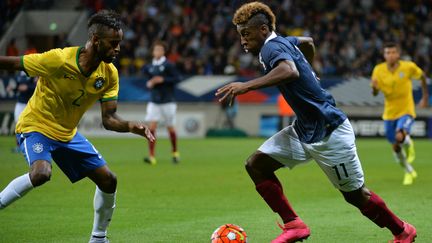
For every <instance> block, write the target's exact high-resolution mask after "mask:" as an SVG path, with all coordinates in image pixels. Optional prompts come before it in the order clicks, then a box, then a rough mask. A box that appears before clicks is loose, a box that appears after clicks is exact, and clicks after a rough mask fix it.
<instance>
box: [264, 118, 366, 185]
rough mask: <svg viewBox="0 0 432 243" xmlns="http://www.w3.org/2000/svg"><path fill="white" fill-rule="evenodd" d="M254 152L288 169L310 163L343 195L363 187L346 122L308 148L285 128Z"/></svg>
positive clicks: (350, 128)
mask: <svg viewBox="0 0 432 243" xmlns="http://www.w3.org/2000/svg"><path fill="white" fill-rule="evenodd" d="M258 150H259V151H261V152H263V153H265V154H267V155H269V156H270V157H272V158H273V159H275V160H277V161H279V162H280V163H282V164H283V165H285V166H287V167H289V168H290V169H292V168H293V167H294V166H296V165H298V164H301V163H306V162H308V161H310V160H311V159H314V160H315V161H316V162H317V164H318V165H319V166H320V167H321V169H322V170H323V171H324V173H326V175H327V177H328V178H329V180H330V181H331V182H332V183H333V185H334V186H335V187H336V188H337V189H339V190H342V191H345V192H349V191H354V190H357V189H359V188H360V187H361V186H362V185H363V184H364V175H363V169H362V167H361V164H360V160H359V158H358V156H357V149H356V145H355V136H354V131H353V129H352V127H351V124H350V122H349V121H348V119H346V120H345V121H344V122H343V123H342V124H341V125H340V126H339V127H338V128H336V130H334V131H333V132H332V133H331V134H330V136H328V137H326V138H324V139H323V140H322V141H320V142H317V143H312V144H307V143H302V142H300V140H299V138H298V136H297V133H296V132H295V129H294V127H293V126H292V125H291V126H288V127H286V128H284V129H283V130H281V131H279V132H278V133H276V134H275V135H273V136H272V137H271V138H269V139H267V140H266V141H265V142H264V143H263V144H262V145H261V147H259V148H258Z"/></svg>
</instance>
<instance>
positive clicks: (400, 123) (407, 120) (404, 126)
mask: <svg viewBox="0 0 432 243" xmlns="http://www.w3.org/2000/svg"><path fill="white" fill-rule="evenodd" d="M413 124H414V118H413V117H412V116H410V115H404V116H402V117H401V118H399V119H397V121H396V129H395V130H396V131H401V130H403V131H405V132H406V133H407V134H410V133H411V127H412V125H413Z"/></svg>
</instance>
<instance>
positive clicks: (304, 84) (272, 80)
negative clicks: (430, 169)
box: [216, 2, 416, 243]
mask: <svg viewBox="0 0 432 243" xmlns="http://www.w3.org/2000/svg"><path fill="white" fill-rule="evenodd" d="M275 22H276V20H275V16H274V14H273V13H272V11H271V9H270V8H269V7H268V6H267V5H265V4H263V3H259V2H252V3H248V4H245V5H243V6H241V7H240V8H239V9H238V10H237V11H236V12H235V15H234V18H233V23H234V24H235V25H236V27H237V32H238V33H239V35H240V40H241V45H242V47H243V48H244V49H245V51H247V52H251V53H253V54H254V55H258V56H259V60H260V62H261V64H262V65H263V68H264V70H265V73H266V74H265V75H264V76H262V77H259V78H256V79H253V80H250V81H248V82H244V83H242V82H233V83H229V84H227V85H225V86H223V87H221V88H220V89H218V90H217V92H216V95H217V96H219V97H220V98H219V100H220V101H221V102H222V101H225V100H227V99H232V98H233V97H235V96H236V95H239V94H244V93H246V92H248V91H250V90H255V89H259V88H263V87H268V86H277V87H278V89H279V91H280V92H281V93H282V95H283V96H284V98H285V99H286V101H287V102H288V103H289V105H290V106H291V107H292V109H293V110H294V112H295V113H296V115H297V120H296V121H295V122H294V124H293V125H290V126H288V127H286V128H284V129H282V130H281V131H280V132H278V133H276V134H275V135H273V136H272V137H271V138H269V139H268V140H267V141H265V142H264V143H263V144H262V145H261V147H259V148H258V150H257V151H256V152H255V153H254V154H252V155H251V156H250V157H249V158H248V159H247V162H246V170H247V172H248V173H249V176H250V177H251V178H252V180H253V182H254V183H255V185H256V190H257V191H258V193H259V194H260V195H261V196H262V197H263V199H264V200H265V202H266V203H267V204H268V205H269V207H270V208H271V209H272V210H273V211H274V212H276V213H278V214H279V215H280V217H281V218H282V220H283V222H284V225H283V227H281V228H282V230H283V232H282V234H280V235H279V236H278V237H277V238H276V239H274V240H273V241H272V242H273V243H285V242H296V241H300V240H303V239H306V238H308V237H309V235H310V229H309V227H308V226H307V225H306V224H305V223H304V222H303V221H302V220H301V219H300V217H299V216H297V214H296V213H295V212H294V210H293V209H292V207H291V206H290V204H289V202H288V200H287V198H286V197H285V195H284V194H283V190H282V185H281V183H280V182H279V180H278V179H277V177H276V175H275V173H274V172H275V171H276V170H277V169H279V168H282V167H289V168H293V167H295V166H296V165H298V164H301V163H305V162H307V161H309V160H312V159H313V160H315V161H316V162H317V164H318V165H319V166H320V168H321V169H322V170H323V171H324V173H325V174H326V175H327V177H328V178H329V180H330V181H331V182H332V184H333V185H334V187H336V188H337V189H338V190H340V192H341V193H342V195H343V196H344V198H345V200H346V201H347V202H348V203H350V204H352V205H354V206H355V207H357V208H358V209H359V210H360V211H361V213H362V214H363V215H364V216H366V217H367V218H369V219H370V220H372V221H373V222H374V223H375V224H377V225H378V226H380V227H386V228H388V229H389V230H390V231H391V232H392V234H393V235H394V240H393V242H398V243H401V242H403V243H407V242H413V241H414V238H415V237H416V229H415V228H414V227H413V226H412V225H410V224H408V223H406V222H404V221H402V220H401V219H399V218H398V217H397V216H396V215H394V214H393V213H392V212H391V211H390V209H388V208H387V206H386V204H385V203H384V201H383V200H382V199H381V198H380V197H379V196H378V195H377V194H375V193H373V192H372V191H371V190H369V189H367V188H366V186H365V184H364V175H363V170H362V167H361V164H360V160H359V158H358V156H357V151H356V145H355V137H354V132H353V129H352V127H351V124H350V122H349V121H348V119H347V117H346V115H345V114H344V113H343V112H342V111H341V110H339V109H337V108H336V105H335V101H334V99H333V97H332V96H331V95H330V94H329V93H328V92H326V91H325V90H324V89H322V88H321V86H320V84H319V82H318V80H317V77H316V76H315V74H314V72H313V71H312V68H311V66H310V64H309V63H311V61H312V58H313V53H314V45H313V40H312V39H311V38H309V37H282V36H278V35H276V33H275V32H274V31H275V26H276V25H275Z"/></svg>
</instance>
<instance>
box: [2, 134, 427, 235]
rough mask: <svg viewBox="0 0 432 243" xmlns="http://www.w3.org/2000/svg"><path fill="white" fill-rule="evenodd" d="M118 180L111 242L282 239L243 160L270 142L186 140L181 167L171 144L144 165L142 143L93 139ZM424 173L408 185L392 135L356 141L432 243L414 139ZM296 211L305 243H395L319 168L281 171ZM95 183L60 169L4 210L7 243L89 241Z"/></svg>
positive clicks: (377, 177)
mask: <svg viewBox="0 0 432 243" xmlns="http://www.w3.org/2000/svg"><path fill="white" fill-rule="evenodd" d="M90 140H91V141H92V142H93V144H94V145H95V146H96V148H97V149H98V150H99V151H100V152H101V153H102V154H103V156H104V158H105V159H106V160H107V161H108V165H109V167H110V168H111V169H112V170H113V171H114V172H115V173H116V174H117V177H118V192H117V207H116V210H115V212H114V217H113V221H112V223H111V225H110V228H109V231H108V235H109V238H110V240H111V242H113V243H115V242H149V243H154V242H175V243H177V242H185V243H191V242H192V243H193V242H197V243H198V242H209V238H210V235H211V233H212V232H213V230H214V229H216V228H217V227H218V226H220V225H222V224H225V223H233V224H238V225H240V226H242V227H243V228H244V229H245V230H246V232H247V234H248V236H249V242H251V243H262V242H270V241H271V240H272V239H273V238H274V237H276V236H277V235H278V234H279V233H280V229H279V228H278V227H277V225H276V220H278V216H277V215H276V214H274V213H273V212H272V211H271V210H270V209H269V208H268V207H267V205H266V204H265V203H264V201H263V200H262V199H261V198H260V196H259V195H258V193H257V192H256V191H255V188H254V186H253V184H252V181H251V180H250V179H249V177H248V176H247V173H246V172H245V170H244V167H243V164H244V161H245V159H246V158H247V157H248V156H249V155H250V154H251V153H252V152H253V151H254V150H255V149H256V148H257V147H258V146H259V145H260V144H261V143H262V142H263V141H264V139H260V138H249V139H222V138H221V139H180V140H179V147H180V152H181V156H182V161H181V163H180V164H179V165H173V164H172V163H171V158H170V156H171V153H170V152H169V151H170V145H169V141H168V140H165V139H161V140H160V141H158V144H157V154H158V156H157V158H158V164H157V165H156V166H150V165H147V164H144V163H143V162H142V158H143V156H144V155H145V154H146V152H147V146H146V141H145V140H144V139H141V138H124V139H120V138H95V139H90ZM415 142H416V143H415V145H416V151H417V160H416V161H415V164H414V165H415V167H416V170H417V172H418V174H419V177H418V179H417V180H416V181H415V184H414V185H412V186H402V178H403V171H402V170H401V169H400V168H399V166H398V165H397V164H396V163H395V162H393V157H392V154H391V151H390V145H389V144H387V142H386V141H385V140H384V139H374V140H372V139H367V140H366V139H358V141H357V145H358V152H359V156H360V159H361V160H362V164H363V169H364V171H365V175H366V184H367V185H368V187H369V188H371V189H372V190H374V191H375V192H376V193H378V194H379V195H380V196H381V197H382V198H384V200H385V201H386V203H387V205H388V206H389V207H390V208H391V209H392V210H393V211H394V212H395V213H396V214H397V215H399V216H400V217H401V218H402V219H405V220H408V221H409V222H411V223H412V224H414V225H415V226H416V227H417V230H418V237H417V241H416V242H419V243H422V242H424V243H427V242H432V223H431V219H432V216H431V215H432V190H431V185H432V161H431V158H432V142H431V141H430V140H420V139H417V140H415ZM13 144H14V138H13V137H0V188H4V187H5V186H6V185H7V184H8V183H9V181H10V180H12V179H13V178H15V177H16V176H18V175H21V174H23V173H25V172H26V171H27V170H28V167H27V165H26V163H25V162H24V158H23V157H22V155H20V154H13V153H11V152H10V149H11V148H12V147H13ZM277 175H278V177H279V178H280V180H281V181H282V184H283V185H284V191H285V194H286V195H287V197H288V199H289V200H290V202H291V204H292V205H293V207H294V209H295V210H296V212H297V213H298V214H299V215H300V216H301V217H302V218H303V220H304V221H305V222H306V223H307V224H308V225H309V226H310V228H311V231H312V235H311V237H310V238H309V240H308V241H307V242H311V243H313V242H319V243H338V242H340V243H351V242H353V243H363V242H387V241H388V240H390V239H391V238H392V236H391V234H390V232H389V231H388V230H386V229H381V228H378V227H377V226H375V225H374V224H373V223H372V222H370V221H369V220H368V219H366V218H365V217H363V216H362V215H361V214H360V212H359V211H358V210H357V209H356V208H354V207H352V206H350V205H348V204H347V203H345V201H344V200H343V199H342V196H341V195H340V193H339V192H338V191H337V190H335V189H334V188H333V187H332V186H331V184H330V182H329V181H328V180H327V178H326V177H325V176H324V174H323V173H322V172H321V171H320V169H319V167H318V166H317V165H316V164H315V163H314V162H313V161H311V163H309V164H306V165H303V166H299V167H297V168H295V169H294V170H288V169H282V170H279V171H278V172H277ZM94 189H95V186H94V185H93V184H92V183H91V182H90V181H89V180H88V179H84V180H82V181H80V182H78V183H76V184H71V183H70V182H69V181H68V179H67V178H66V177H65V176H64V175H63V174H62V172H61V171H60V170H59V168H58V167H57V166H54V168H53V176H52V179H51V181H50V182H48V183H47V184H45V185H44V186H42V187H40V188H37V189H35V190H33V191H31V192H30V193H29V194H27V195H26V196H25V197H24V198H23V199H21V200H18V201H17V202H15V203H14V204H12V205H11V206H9V207H8V208H6V209H5V210H2V211H0V242H2V243H3V242H7V243H9V242H87V241H88V239H89V236H90V231H91V228H92V223H93V206H92V201H93V193H94Z"/></svg>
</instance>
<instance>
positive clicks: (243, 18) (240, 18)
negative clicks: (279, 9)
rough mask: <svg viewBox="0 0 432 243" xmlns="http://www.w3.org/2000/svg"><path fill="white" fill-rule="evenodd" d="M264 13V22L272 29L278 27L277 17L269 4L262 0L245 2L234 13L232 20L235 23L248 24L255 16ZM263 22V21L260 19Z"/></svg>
mask: <svg viewBox="0 0 432 243" xmlns="http://www.w3.org/2000/svg"><path fill="white" fill-rule="evenodd" d="M259 15H261V16H262V15H263V17H265V18H264V19H265V20H264V22H265V23H261V24H266V25H268V26H269V28H270V30H275V29H276V17H275V15H274V13H273V12H272V10H271V9H270V7H269V6H267V5H265V4H264V3H261V2H251V3H247V4H243V5H242V6H241V7H240V8H239V9H237V11H236V12H235V14H234V18H233V20H232V22H233V24H234V25H240V24H246V23H248V22H249V20H251V19H252V18H253V17H255V16H259ZM260 22H263V21H260Z"/></svg>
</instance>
